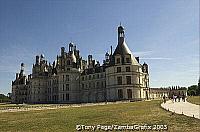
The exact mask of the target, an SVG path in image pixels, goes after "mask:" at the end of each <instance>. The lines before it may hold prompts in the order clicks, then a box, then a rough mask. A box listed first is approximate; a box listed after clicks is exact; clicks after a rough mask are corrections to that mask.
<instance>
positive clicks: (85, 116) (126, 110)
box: [0, 101, 200, 132]
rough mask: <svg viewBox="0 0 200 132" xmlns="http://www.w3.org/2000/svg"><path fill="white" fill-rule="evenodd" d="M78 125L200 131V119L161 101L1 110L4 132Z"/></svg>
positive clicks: (0, 123)
mask: <svg viewBox="0 0 200 132" xmlns="http://www.w3.org/2000/svg"><path fill="white" fill-rule="evenodd" d="M76 124H84V125H98V124H104V125H112V124H117V125H126V124H129V125H131V124H149V125H150V124H163V125H165V124H166V125H168V131H172V132H174V131H180V132H182V131H200V126H199V124H200V120H198V119H195V118H191V117H186V116H184V115H177V114H172V113H171V112H168V111H165V110H163V109H162V108H161V107H160V101H144V102H131V103H122V104H108V105H103V106H85V107H79V108H75V107H70V108H63V109H55V110H42V111H28V112H9V113H0V131H65V132H73V131H76V130H75V127H76Z"/></svg>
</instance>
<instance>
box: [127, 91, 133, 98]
mask: <svg viewBox="0 0 200 132" xmlns="http://www.w3.org/2000/svg"><path fill="white" fill-rule="evenodd" d="M127 95H128V99H132V90H131V89H127Z"/></svg>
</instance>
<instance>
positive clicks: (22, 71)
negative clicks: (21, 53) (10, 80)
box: [19, 63, 24, 77]
mask: <svg viewBox="0 0 200 132" xmlns="http://www.w3.org/2000/svg"><path fill="white" fill-rule="evenodd" d="M19 76H20V77H22V76H24V63H21V70H20V74H19Z"/></svg>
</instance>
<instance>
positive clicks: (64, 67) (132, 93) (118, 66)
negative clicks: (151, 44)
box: [12, 26, 150, 103]
mask: <svg viewBox="0 0 200 132" xmlns="http://www.w3.org/2000/svg"><path fill="white" fill-rule="evenodd" d="M124 33H125V32H124V28H123V27H122V26H119V27H118V44H117V47H116V49H115V51H114V53H112V47H111V51H110V53H108V52H107V53H106V54H105V60H104V61H103V64H102V65H100V63H99V62H98V61H96V60H93V58H92V55H89V56H88V60H84V59H83V58H82V57H81V56H80V51H79V50H78V49H77V48H76V46H75V44H73V43H70V44H69V47H68V48H69V49H68V51H66V50H65V48H64V47H62V48H61V53H60V55H58V56H57V58H56V60H55V61H54V62H53V64H48V63H47V60H45V57H44V55H40V56H36V60H35V64H33V68H32V74H30V75H28V78H26V76H25V75H23V68H24V64H23V65H22V68H21V71H20V74H19V75H18V74H17V75H16V79H15V80H14V81H13V83H12V102H13V103H23V102H24V103H87V102H104V101H118V100H133V101H136V100H144V99H148V98H149V96H150V93H149V91H150V90H149V74H148V65H147V64H146V63H144V64H140V63H139V57H135V56H134V55H133V54H132V52H131V51H130V50H129V48H128V46H127V44H126V42H125V35H124Z"/></svg>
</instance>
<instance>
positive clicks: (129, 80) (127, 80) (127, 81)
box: [126, 76, 131, 84]
mask: <svg viewBox="0 0 200 132" xmlns="http://www.w3.org/2000/svg"><path fill="white" fill-rule="evenodd" d="M126 84H131V76H126Z"/></svg>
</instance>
